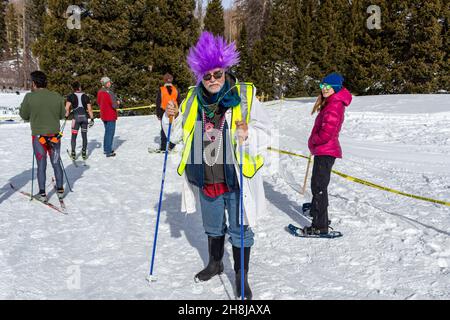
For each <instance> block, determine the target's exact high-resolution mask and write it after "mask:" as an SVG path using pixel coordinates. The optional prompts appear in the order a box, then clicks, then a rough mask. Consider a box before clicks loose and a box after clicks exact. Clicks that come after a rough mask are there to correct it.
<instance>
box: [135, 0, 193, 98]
mask: <svg viewBox="0 0 450 320" xmlns="http://www.w3.org/2000/svg"><path fill="white" fill-rule="evenodd" d="M152 2H154V3H158V4H153V3H152ZM194 9H195V0H189V1H186V0H172V1H155V0H153V1H147V2H146V9H145V10H143V11H141V12H142V13H143V20H142V21H143V23H142V26H141V28H142V31H139V29H136V28H135V27H133V30H134V31H135V32H134V33H133V42H132V46H131V48H132V51H131V52H130V56H131V57H132V59H131V61H132V64H133V65H134V66H135V71H134V72H136V73H137V76H136V77H135V80H134V83H133V84H132V85H131V87H135V88H139V89H140V90H142V92H141V93H140V94H139V96H141V97H142V96H149V100H151V101H154V100H155V98H156V94H157V90H158V89H159V87H160V85H162V84H163V83H162V76H163V75H164V74H165V73H166V72H169V73H171V74H172V75H173V76H174V84H175V85H177V87H178V89H179V91H180V92H182V93H184V92H186V91H187V89H188V88H189V86H191V85H193V84H194V82H195V80H194V78H193V77H192V75H191V73H190V71H189V68H188V66H187V63H186V55H187V52H188V49H189V48H190V47H191V46H192V45H193V44H194V43H195V41H196V40H197V38H198V34H199V33H198V30H199V28H198V21H197V19H196V18H195V17H194V15H193V12H194ZM146 66H147V68H146V70H144V68H145V67H146ZM140 70H141V71H140ZM141 79H146V80H145V81H142V80H141ZM143 84H144V86H142V85H143Z"/></svg>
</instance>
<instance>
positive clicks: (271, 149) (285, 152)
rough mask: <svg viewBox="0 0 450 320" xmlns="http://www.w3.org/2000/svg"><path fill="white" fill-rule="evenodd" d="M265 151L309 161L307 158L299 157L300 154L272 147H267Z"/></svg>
mask: <svg viewBox="0 0 450 320" xmlns="http://www.w3.org/2000/svg"><path fill="white" fill-rule="evenodd" d="M267 149H268V150H270V151H275V152H278V153H282V154H288V155H290V156H296V157H300V158H305V159H309V157H307V156H304V155H301V154H298V153H293V152H289V151H285V150H280V149H275V148H272V147H268V148H267Z"/></svg>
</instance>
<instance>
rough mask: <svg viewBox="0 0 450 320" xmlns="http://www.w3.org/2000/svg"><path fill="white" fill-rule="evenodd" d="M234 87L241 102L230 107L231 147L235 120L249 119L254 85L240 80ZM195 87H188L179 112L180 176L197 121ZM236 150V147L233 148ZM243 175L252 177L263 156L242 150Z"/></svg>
mask: <svg viewBox="0 0 450 320" xmlns="http://www.w3.org/2000/svg"><path fill="white" fill-rule="evenodd" d="M236 88H237V90H238V93H239V95H240V97H241V103H240V104H239V105H237V106H235V107H233V109H232V115H231V142H232V145H233V147H236V144H237V141H236V138H235V132H236V121H242V119H246V122H247V123H248V122H249V120H250V113H251V108H252V105H253V92H254V90H255V87H254V86H253V83H247V82H240V83H238V84H236ZM195 91H196V87H191V88H190V89H189V92H188V95H187V97H186V99H184V101H183V102H182V104H181V112H182V113H183V143H184V150H183V153H182V157H181V162H180V165H179V166H178V170H177V171H178V174H179V175H180V176H181V175H182V174H183V173H184V170H185V169H186V164H187V161H188V158H189V155H190V154H191V149H192V141H193V138H194V131H195V125H196V123H197V121H196V120H197V112H198V98H197V95H196V94H195ZM235 150H236V148H235ZM235 156H236V160H237V163H239V164H240V154H239V150H237V151H236V152H235ZM243 162H244V163H243V166H242V171H243V175H244V176H245V177H246V178H252V177H253V176H254V175H255V174H256V172H258V170H259V169H261V167H262V166H263V165H264V158H263V157H262V156H260V155H258V156H255V157H253V156H251V155H249V154H247V153H246V152H244V154H243Z"/></svg>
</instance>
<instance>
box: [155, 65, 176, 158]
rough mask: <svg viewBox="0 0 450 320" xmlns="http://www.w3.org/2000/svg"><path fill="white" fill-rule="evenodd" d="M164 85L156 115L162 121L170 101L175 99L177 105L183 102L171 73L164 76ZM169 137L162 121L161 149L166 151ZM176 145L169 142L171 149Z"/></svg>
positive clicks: (160, 90)
mask: <svg viewBox="0 0 450 320" xmlns="http://www.w3.org/2000/svg"><path fill="white" fill-rule="evenodd" d="M163 80H164V86H162V87H160V88H159V90H158V94H157V96H156V116H157V117H158V120H159V121H161V120H162V117H163V115H164V112H165V111H166V107H167V105H168V103H169V101H173V102H175V103H176V105H177V106H179V105H180V104H181V96H180V94H179V93H178V90H177V88H176V87H175V86H174V85H173V84H172V82H173V76H172V75H171V74H170V73H166V74H165V75H164V77H163ZM166 144H167V137H166V133H165V132H164V129H163V127H162V123H161V145H160V148H159V149H160V151H162V152H164V151H166ZM174 147H175V144H173V143H171V142H170V143H169V151H172V149H173V148H174Z"/></svg>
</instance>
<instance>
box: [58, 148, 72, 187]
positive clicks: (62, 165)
mask: <svg viewBox="0 0 450 320" xmlns="http://www.w3.org/2000/svg"><path fill="white" fill-rule="evenodd" d="M59 162H60V164H61V168H62V170H63V173H64V176H65V177H66V181H67V185H68V186H69V190H70V192H73V190H72V187H71V186H70V182H69V178H68V177H67V173H66V169H64V164H63V162H62V159H61V155H60V156H59Z"/></svg>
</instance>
